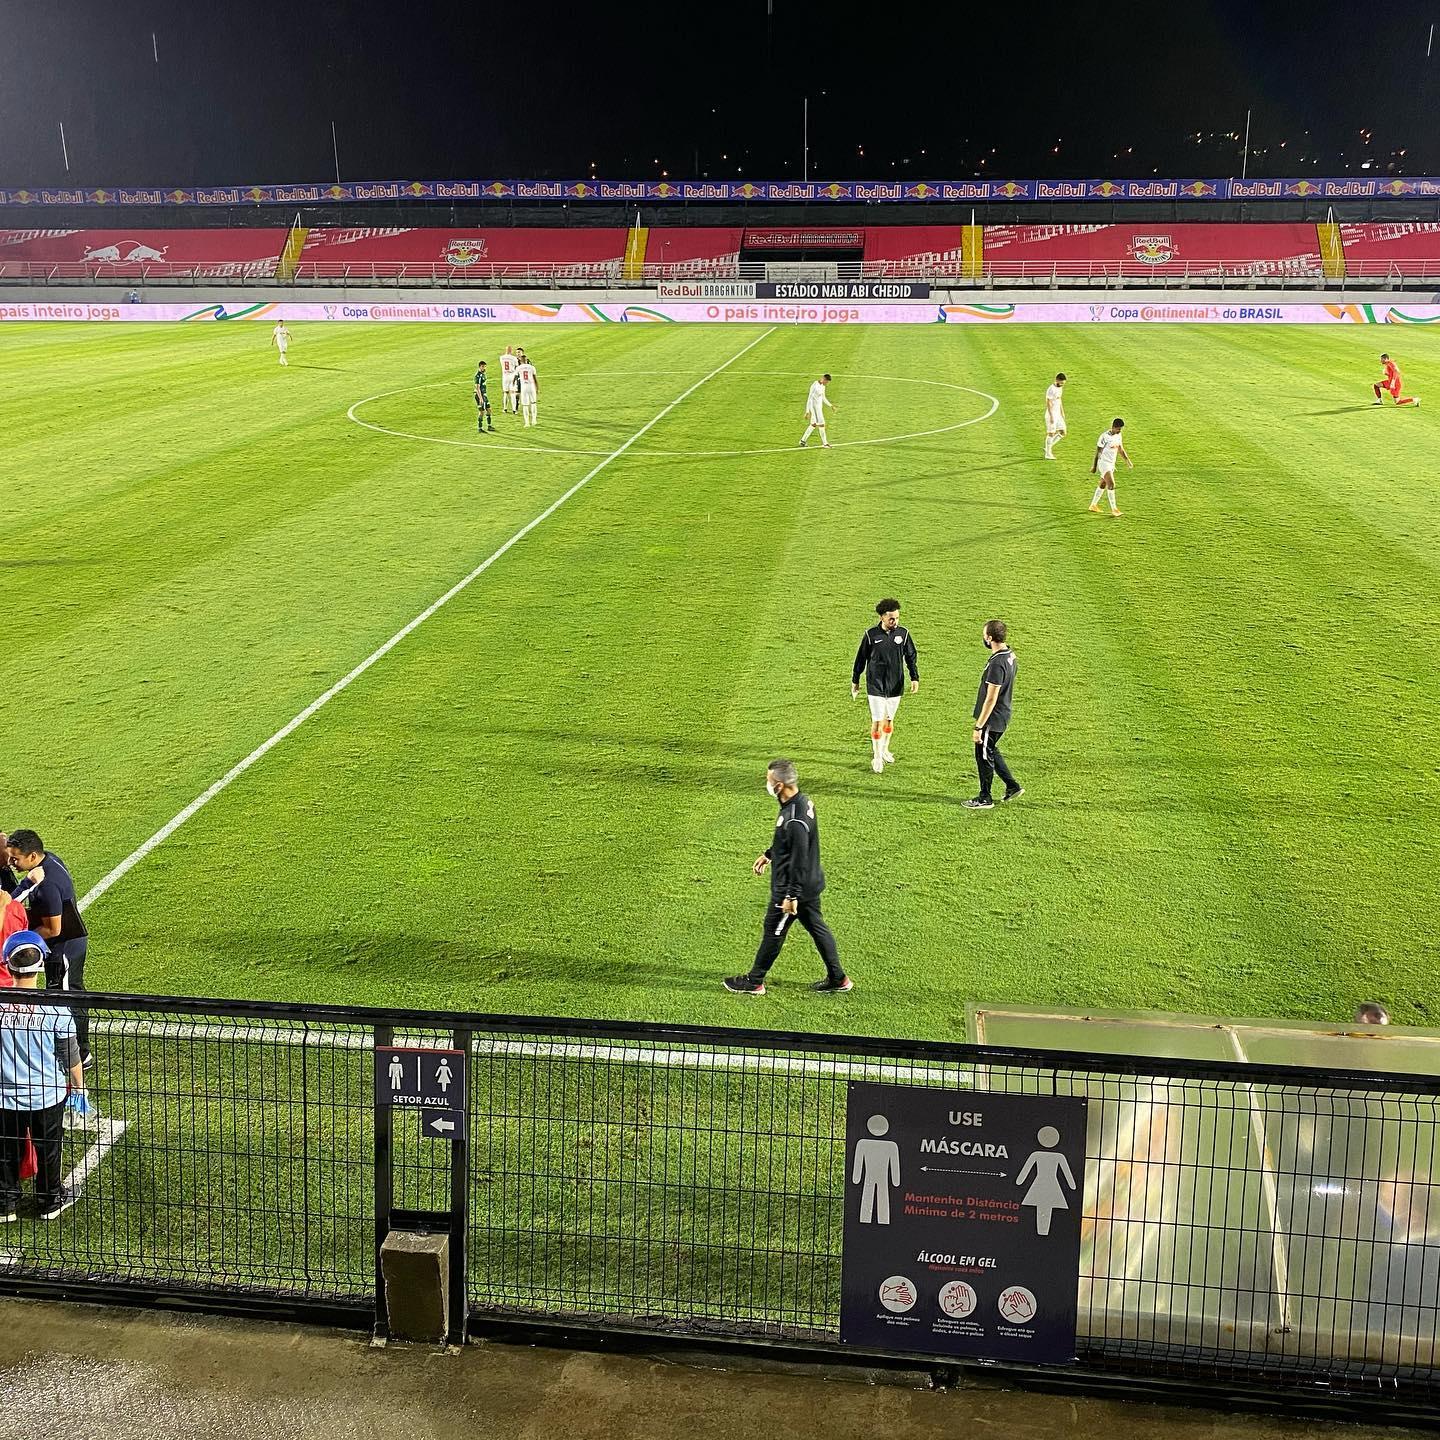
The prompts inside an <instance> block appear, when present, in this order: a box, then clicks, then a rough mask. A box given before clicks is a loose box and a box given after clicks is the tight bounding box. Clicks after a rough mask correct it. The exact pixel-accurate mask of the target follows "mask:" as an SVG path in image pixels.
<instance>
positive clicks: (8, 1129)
mask: <svg viewBox="0 0 1440 1440" xmlns="http://www.w3.org/2000/svg"><path fill="white" fill-rule="evenodd" d="M49 951H50V947H49V946H48V945H47V944H46V943H45V937H44V936H43V935H39V934H37V933H36V932H35V931H34V930H19V931H17V932H16V933H15V934H14V935H11V936H10V937H9V938H8V939H7V940H6V941H5V944H4V947H3V949H0V958H3V960H4V963H5V967H6V969H8V970H9V971H10V973H11V975H13V976H14V977H15V989H16V990H34V989H36V988H38V987H39V985H40V983H41V981H42V979H43V978H44V975H45V960H46V957H47V956H48V954H49ZM14 994H15V991H10V992H7V998H5V999H3V1000H0V1222H5V1221H9V1220H14V1219H15V1217H16V1209H17V1206H18V1205H19V1201H20V1163H21V1161H22V1159H23V1158H24V1155H25V1136H26V1134H27V1132H28V1133H29V1135H30V1138H31V1139H32V1140H33V1142H34V1144H35V1159H36V1162H37V1164H38V1167H39V1168H38V1170H37V1172H36V1175H35V1199H36V1202H37V1204H38V1206H39V1210H40V1218H41V1219H42V1220H53V1219H55V1217H56V1216H57V1215H61V1214H63V1213H64V1212H65V1211H66V1210H68V1209H69V1208H70V1207H71V1206H72V1205H73V1204H74V1203H75V1199H76V1196H75V1194H74V1192H73V1191H71V1190H68V1189H67V1188H66V1187H65V1186H64V1185H63V1184H62V1183H61V1174H60V1146H61V1141H62V1138H63V1136H64V1119H65V1105H66V1100H67V1097H75V1098H76V1099H78V1105H77V1107H76V1108H77V1109H78V1110H79V1111H80V1112H81V1113H84V1112H85V1111H86V1110H87V1108H88V1106H87V1102H86V1100H85V1072H84V1070H83V1069H82V1068H81V1065H80V1047H79V1045H78V1044H77V1043H76V1040H75V1019H74V1017H73V1016H72V1015H71V1014H70V1011H69V1010H68V1009H67V1008H66V1007H64V1006H61V1005H35V1004H33V1003H32V1004H27V1003H25V1002H24V1001H23V1000H20V999H19V998H18V997H17V998H15V999H10V998H8V996H13V995H14Z"/></svg>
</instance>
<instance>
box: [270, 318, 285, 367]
mask: <svg viewBox="0 0 1440 1440" xmlns="http://www.w3.org/2000/svg"><path fill="white" fill-rule="evenodd" d="M270 343H271V344H272V345H273V346H274V347H275V348H276V349H277V350H278V351H279V352H280V363H281V364H282V365H288V364H289V363H290V362H289V361H288V360H287V359H286V358H285V352H286V351H287V350H288V349H289V348H290V332H289V331H288V330H287V329H286V328H285V322H284V321H283V320H277V321H276V322H275V328H274V329H273V330H272V331H271V332H270Z"/></svg>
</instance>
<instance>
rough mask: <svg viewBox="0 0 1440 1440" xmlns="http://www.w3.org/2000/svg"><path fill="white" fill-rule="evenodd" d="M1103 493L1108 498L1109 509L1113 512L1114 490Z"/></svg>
mask: <svg viewBox="0 0 1440 1440" xmlns="http://www.w3.org/2000/svg"><path fill="white" fill-rule="evenodd" d="M1105 493H1106V494H1107V495H1108V496H1109V497H1110V508H1111V509H1112V510H1113V509H1114V508H1115V492H1114V490H1107V491H1106V492H1105Z"/></svg>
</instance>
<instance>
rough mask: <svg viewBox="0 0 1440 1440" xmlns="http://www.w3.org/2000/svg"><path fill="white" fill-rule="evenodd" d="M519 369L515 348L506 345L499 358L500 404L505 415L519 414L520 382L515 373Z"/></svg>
mask: <svg viewBox="0 0 1440 1440" xmlns="http://www.w3.org/2000/svg"><path fill="white" fill-rule="evenodd" d="M519 369H520V361H519V360H518V359H517V358H516V355H515V347H514V346H513V345H507V346H506V347H505V353H504V354H503V355H502V356H501V357H500V404H501V407H502V408H503V409H504V411H505V413H506V414H507V415H509V414H512V413H513V414H516V415H518V414H519V413H520V398H519V391H518V387H519V384H520V381H519V379H518V378H517V373H516V372H517V371H518V370H519Z"/></svg>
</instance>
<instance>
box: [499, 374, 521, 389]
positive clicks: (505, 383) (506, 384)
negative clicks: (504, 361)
mask: <svg viewBox="0 0 1440 1440" xmlns="http://www.w3.org/2000/svg"><path fill="white" fill-rule="evenodd" d="M519 383H520V382H519V381H518V380H517V379H516V378H515V377H514V376H513V375H512V376H511V377H510V378H509V379H508V380H507V379H505V377H504V376H503V375H502V376H501V377H500V388H501V389H502V390H514V389H515V388H516V387H517V386H518V385H519Z"/></svg>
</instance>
